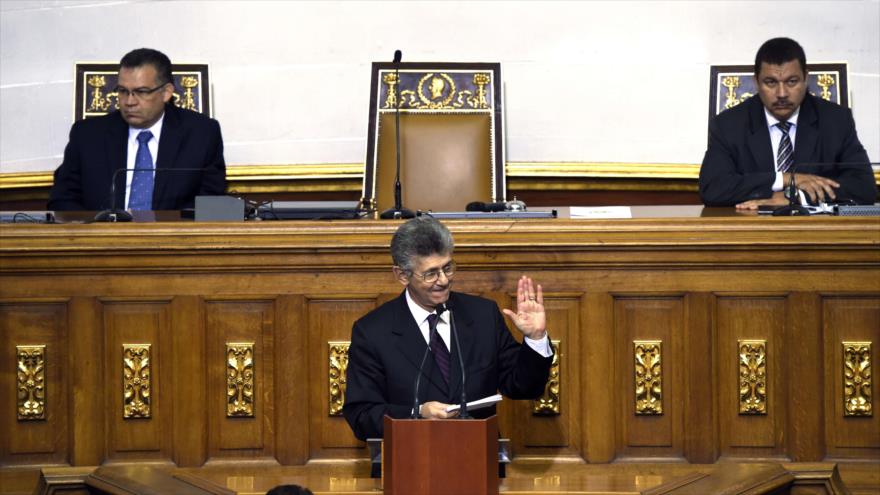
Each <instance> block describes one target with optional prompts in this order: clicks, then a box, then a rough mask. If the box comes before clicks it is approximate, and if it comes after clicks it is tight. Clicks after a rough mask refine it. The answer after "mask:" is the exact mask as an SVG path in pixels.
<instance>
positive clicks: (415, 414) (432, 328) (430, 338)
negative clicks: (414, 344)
mask: <svg viewBox="0 0 880 495" xmlns="http://www.w3.org/2000/svg"><path fill="white" fill-rule="evenodd" d="M444 311H446V306H444V305H443V304H441V305H439V306H437V318H440V315H442V314H443V312H444ZM436 331H437V323H436V322H435V323H434V325H433V326H429V327H428V347H426V348H425V353H424V354H422V362H421V363H419V374H418V375H416V386H415V398H414V399H413V409H412V412H410V415H409V417H410V418H411V419H416V418H418V417H420V415H419V384H420V383H421V381H422V373H424V369H425V361H426V360H427V359H428V354H429V353H431V352H434V351H432V350H431V342H433V340H434V332H436Z"/></svg>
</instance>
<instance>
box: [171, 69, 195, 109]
mask: <svg viewBox="0 0 880 495" xmlns="http://www.w3.org/2000/svg"><path fill="white" fill-rule="evenodd" d="M180 85H181V86H183V90H184V91H183V96H181V97H179V98H177V99H176V100H175V103H176V104H177V106H179V107H180V108H185V109H187V110H192V111H194V112H195V111H198V110H197V108H196V100H195V98H194V97H193V88H195V87H197V86H198V85H199V78H198V77H195V76H183V77H181V78H180ZM175 96H177V95H176V94H175Z"/></svg>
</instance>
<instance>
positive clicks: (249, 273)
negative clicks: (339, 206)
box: [0, 207, 880, 467]
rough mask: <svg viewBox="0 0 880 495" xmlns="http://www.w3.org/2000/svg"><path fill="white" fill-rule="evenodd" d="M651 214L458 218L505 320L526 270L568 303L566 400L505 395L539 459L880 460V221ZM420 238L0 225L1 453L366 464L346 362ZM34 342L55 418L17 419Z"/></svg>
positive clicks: (309, 229) (14, 460) (469, 268)
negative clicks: (135, 373) (134, 383)
mask: <svg viewBox="0 0 880 495" xmlns="http://www.w3.org/2000/svg"><path fill="white" fill-rule="evenodd" d="M634 213H636V217H637V218H633V219H627V220H589V221H588V220H566V219H556V220H552V221H539V220H522V221H507V220H491V221H449V222H447V224H448V225H449V227H450V229H451V230H452V232H453V234H454V236H455V240H456V254H455V258H456V261H457V263H458V267H459V271H458V272H457V273H456V277H455V288H456V290H460V291H466V292H471V293H477V294H482V295H483V296H485V297H488V298H491V299H494V300H496V301H497V302H498V304H499V305H501V306H506V307H510V306H511V305H512V304H513V296H514V290H515V283H516V279H517V278H518V277H519V276H520V275H521V274H523V273H528V274H530V275H531V276H533V277H534V278H535V279H537V280H538V281H539V282H540V283H541V284H543V286H544V287H545V290H546V294H547V297H546V300H547V302H546V306H547V308H548V317H549V329H550V334H551V338H552V339H553V340H554V341H559V349H560V353H559V363H558V370H559V373H558V393H556V394H548V396H547V401H546V402H545V403H543V404H535V403H532V402H512V401H505V402H503V403H502V405H501V407H500V409H499V419H500V428H501V431H502V432H503V434H504V435H505V436H508V437H510V438H511V439H512V450H513V453H514V455H515V456H518V459H521V460H526V459H536V458H537V459H556V460H574V461H579V460H586V461H588V462H591V463H596V462H599V463H601V462H610V461H613V460H637V459H648V460H685V461H689V462H693V463H713V462H715V461H716V460H718V459H744V460H749V459H768V458H769V459H778V460H793V461H819V460H823V459H827V458H835V459H877V458H878V457H880V414H878V413H877V412H876V411H874V412H873V414H872V415H871V416H846V415H845V411H844V405H845V403H844V400H845V398H846V397H847V396H846V395H845V390H844V380H845V378H844V363H843V361H844V350H843V344H842V342H871V343H872V344H871V350H870V353H869V355H868V357H869V358H870V363H871V365H872V367H873V368H872V369H875V368H876V366H875V365H874V364H875V363H876V362H877V355H878V354H877V353H878V346H880V220H878V219H877V218H838V217H811V218H766V217H758V216H757V215H753V214H736V213H734V212H732V211H730V210H713V209H706V210H704V209H702V208H700V207H670V208H666V209H664V208H661V207H654V208H637V209H634ZM397 225H398V223H397V222H393V221H389V222H383V221H366V220H365V221H323V222H307V221H291V222H253V223H213V224H212V223H204V224H200V223H192V222H154V223H132V224H116V225H110V224H89V225H76V224H68V225H0V352H2V359H0V362H2V363H3V365H2V366H3V369H4V370H5V371H4V372H3V373H2V374H0V394H2V396H0V404H4V407H0V431H3V432H9V433H8V434H4V435H2V436H3V440H2V441H0V463H2V465H4V466H11V465H22V464H39V465H44V464H62V465H63V464H70V465H74V466H88V465H100V464H102V463H105V462H143V461H155V462H163V463H167V464H168V465H176V466H181V467H187V466H202V465H205V464H206V463H207V464H208V465H210V464H211V463H212V462H220V461H229V460H251V461H254V462H263V463H268V464H281V465H301V464H304V463H305V462H307V461H310V460H313V461H314V460H335V459H361V458H365V457H366V456H367V452H366V448H365V447H364V445H363V444H361V443H360V442H358V441H357V440H355V439H354V437H353V436H352V435H351V433H350V431H349V428H348V426H347V424H346V423H345V421H344V419H343V418H342V417H341V416H338V415H334V414H333V411H334V409H335V408H336V407H338V406H339V405H340V404H341V403H340V402H339V401H340V400H341V395H339V392H338V388H334V387H338V386H341V385H343V383H342V381H341V379H340V378H339V377H340V376H342V377H344V365H345V361H344V353H343V354H338V355H337V354H336V351H337V350H339V348H338V347H334V345H336V344H333V343H335V342H342V343H344V342H345V341H347V340H348V339H349V336H350V329H351V324H352V322H353V321H354V320H355V319H356V318H358V317H360V316H361V315H363V314H364V313H366V312H367V311H369V310H370V309H372V308H374V307H375V306H376V305H377V304H380V303H382V302H384V301H386V300H388V299H390V298H393V297H395V296H396V295H397V294H399V291H400V286H399V284H398V283H397V282H395V281H394V279H393V278H392V275H391V271H390V269H389V268H390V264H391V260H390V256H389V254H388V244H389V240H390V238H391V235H392V233H393V232H394V230H395V228H396V227H397ZM745 340H752V341H759V343H760V342H763V345H758V346H757V347H756V349H758V350H756V351H755V352H756V353H757V354H760V355H762V356H763V359H765V363H766V364H765V366H764V367H757V366H756V367H754V369H753V370H749V368H748V362H746V363H745V367H744V368H742V371H743V372H744V373H745V375H744V376H745V378H746V385H748V383H749V382H748V379H749V376H750V374H752V375H756V376H757V375H760V374H761V373H764V374H765V375H766V392H765V393H760V392H759V393H756V394H752V395H753V397H752V398H753V399H757V400H756V401H754V404H753V405H754V406H755V407H760V406H761V405H762V404H763V407H764V408H765V412H766V413H765V414H740V403H741V396H740V393H739V390H740V372H741V368H740V345H739V341H745ZM634 341H659V342H660V351H661V361H660V370H659V372H660V376H661V382H660V384H659V385H660V397H659V404H661V405H662V413H660V414H636V388H635V380H636V378H635V375H636V364H635V359H636V358H635V356H636V348H635V345H634ZM231 343H249V344H251V345H252V347H251V352H252V358H253V363H254V366H253V373H254V395H253V401H252V402H251V403H250V406H251V407H252V411H253V416H252V417H249V416H228V415H227V413H228V410H229V409H228V401H227V373H228V372H229V369H228V368H227V358H228V349H227V344H231ZM124 344H138V345H141V344H149V346H150V350H149V352H150V359H151V360H150V362H149V372H150V380H151V381H150V402H151V403H150V416H149V418H130V419H129V418H124V417H123V414H124V408H123V405H124V399H123V383H124V382H125V381H126V380H125V378H124V376H123V370H124V364H123V345H124ZM21 345H45V346H46V347H45V350H44V353H43V359H44V368H43V369H44V371H43V377H42V379H43V380H44V383H45V394H44V396H45V397H44V401H45V402H44V404H45V417H44V418H43V419H39V420H33V421H31V420H18V419H17V413H16V409H15V408H14V407H13V405H14V404H16V403H17V398H16V394H15V391H16V384H15V382H16V380H17V378H16V373H14V372H12V369H13V366H14V363H16V362H17V361H18V356H17V354H16V346H21ZM761 349H763V350H761ZM761 353H763V354H761ZM757 354H756V355H757ZM746 357H747V356H746ZM233 371H234V369H233ZM874 374H875V375H876V372H875V373H874ZM873 387H874V388H873V390H874V391H876V390H877V389H876V385H874V386H873ZM233 388H234V387H233ZM233 392H236V391H235V390H234V389H233ZM749 395H750V394H748V393H747V394H746V398H748V396H749ZM876 396H877V394H876V393H875V394H874V397H875V398H874V399H872V400H873V401H874V402H873V403H872V407H873V408H874V409H876V408H877V404H876V400H877V399H876ZM853 398H858V397H857V396H855V397H853ZM643 404H650V403H649V402H648V403H643ZM655 404H656V403H655ZM245 405H247V404H245ZM554 408H556V409H558V413H556V412H555V411H554ZM244 409H247V407H245V408H244ZM536 410H537V411H538V413H537V414H536V413H535V411H536ZM648 412H651V411H650V410H648Z"/></svg>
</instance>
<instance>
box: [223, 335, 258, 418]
mask: <svg viewBox="0 0 880 495" xmlns="http://www.w3.org/2000/svg"><path fill="white" fill-rule="evenodd" d="M226 416H229V417H248V418H252V417H254V343H253V342H227V343H226Z"/></svg>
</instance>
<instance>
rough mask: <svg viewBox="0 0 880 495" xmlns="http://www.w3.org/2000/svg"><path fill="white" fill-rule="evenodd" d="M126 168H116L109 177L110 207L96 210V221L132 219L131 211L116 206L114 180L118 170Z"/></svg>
mask: <svg viewBox="0 0 880 495" xmlns="http://www.w3.org/2000/svg"><path fill="white" fill-rule="evenodd" d="M127 170H128V169H127V168H118V169H116V171H114V172H113V178H112V179H110V181H111V182H110V209H109V210H101V211H100V212H98V214H97V215H95V221H96V222H130V221H131V220H132V216H131V213H129V212H127V211H125V210H120V209H118V208H116V180H117V179H118V178H119V172H125V171H127Z"/></svg>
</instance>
